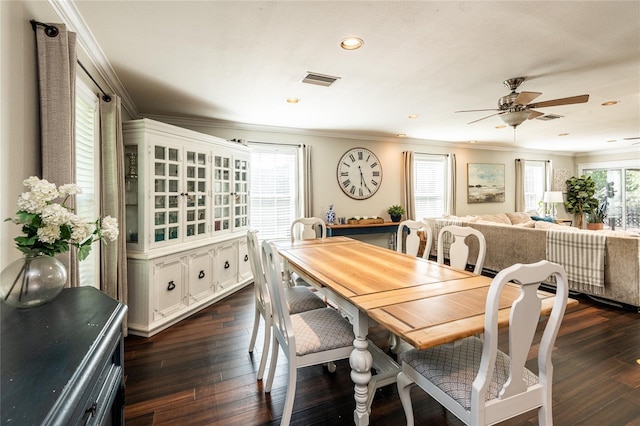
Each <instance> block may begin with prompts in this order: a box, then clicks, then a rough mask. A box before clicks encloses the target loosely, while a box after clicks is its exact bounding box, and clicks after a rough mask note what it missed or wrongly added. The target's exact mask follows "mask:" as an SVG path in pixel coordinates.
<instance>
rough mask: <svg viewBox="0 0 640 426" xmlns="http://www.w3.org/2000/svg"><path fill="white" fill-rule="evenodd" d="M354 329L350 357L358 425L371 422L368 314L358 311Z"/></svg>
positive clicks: (354, 416) (355, 415)
mask: <svg viewBox="0 0 640 426" xmlns="http://www.w3.org/2000/svg"><path fill="white" fill-rule="evenodd" d="M353 331H354V334H355V337H356V338H355V340H354V341H353V347H354V349H353V352H351V356H350V357H349V365H350V366H351V380H353V383H354V384H355V386H354V397H355V400H356V409H355V411H354V412H353V420H354V422H355V424H356V425H358V426H365V425H368V424H369V408H368V404H367V402H368V398H369V386H368V385H369V381H370V380H371V366H372V365H373V358H372V357H371V353H370V352H369V350H368V349H367V346H368V341H367V333H368V331H369V318H368V317H367V315H365V314H363V313H362V312H359V311H358V314H357V319H356V318H354V322H353Z"/></svg>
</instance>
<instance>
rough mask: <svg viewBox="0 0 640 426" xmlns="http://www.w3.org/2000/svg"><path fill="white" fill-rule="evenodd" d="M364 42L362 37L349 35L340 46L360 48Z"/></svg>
mask: <svg viewBox="0 0 640 426" xmlns="http://www.w3.org/2000/svg"><path fill="white" fill-rule="evenodd" d="M363 44H364V41H362V39H361V38H358V37H347V38H345V39H344V40H342V41H341V42H340V47H342V48H343V49H344V50H356V49H360V48H361V47H362V45H363Z"/></svg>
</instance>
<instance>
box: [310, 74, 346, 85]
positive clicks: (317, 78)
mask: <svg viewBox="0 0 640 426" xmlns="http://www.w3.org/2000/svg"><path fill="white" fill-rule="evenodd" d="M339 79H340V77H333V76H331V75H324V74H318V73H315V72H307V74H306V75H305V76H304V77H303V78H302V82H303V83H309V84H315V85H318V86H325V87H328V86H331V85H332V84H333V83H335V82H336V80H339Z"/></svg>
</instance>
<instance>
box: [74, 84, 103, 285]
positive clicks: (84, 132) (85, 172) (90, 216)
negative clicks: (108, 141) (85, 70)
mask: <svg viewBox="0 0 640 426" xmlns="http://www.w3.org/2000/svg"><path fill="white" fill-rule="evenodd" d="M75 126H76V184H77V185H78V186H79V187H80V188H81V189H82V194H79V195H77V196H76V212H77V214H78V216H80V217H81V218H83V219H86V220H89V221H91V220H95V218H97V217H98V216H99V215H100V198H99V194H100V193H99V186H98V182H99V179H98V174H99V172H100V167H99V165H100V163H99V150H98V149H97V147H98V146H99V145H98V132H97V129H98V97H97V96H96V95H95V93H92V92H91V91H90V90H89V88H88V87H87V86H85V85H84V84H83V83H82V82H80V81H78V83H77V84H76V123H75ZM78 274H79V285H80V286H93V287H96V288H99V287H100V286H99V283H100V279H99V276H100V275H99V274H100V245H99V244H93V246H92V247H91V252H90V253H89V257H87V258H86V259H85V260H83V261H82V262H79V272H78Z"/></svg>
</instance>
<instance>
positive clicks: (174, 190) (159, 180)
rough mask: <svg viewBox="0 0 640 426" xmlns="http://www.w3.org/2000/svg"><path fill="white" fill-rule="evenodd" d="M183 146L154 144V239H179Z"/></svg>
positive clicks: (160, 240) (162, 240) (165, 240)
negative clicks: (181, 153) (174, 146)
mask: <svg viewBox="0 0 640 426" xmlns="http://www.w3.org/2000/svg"><path fill="white" fill-rule="evenodd" d="M179 154H180V150H179V149H178V148H172V147H168V146H160V145H155V146H154V147H153V171H152V173H153V206H152V212H153V226H152V228H153V238H154V239H153V241H154V242H155V243H160V242H167V241H176V240H179V239H180V238H182V235H181V234H180V222H181V216H180V215H181V212H180V197H181V195H180V194H181V188H180V187H181V184H180V183H181V180H182V170H181V167H182V164H181V162H180V155H179Z"/></svg>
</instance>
